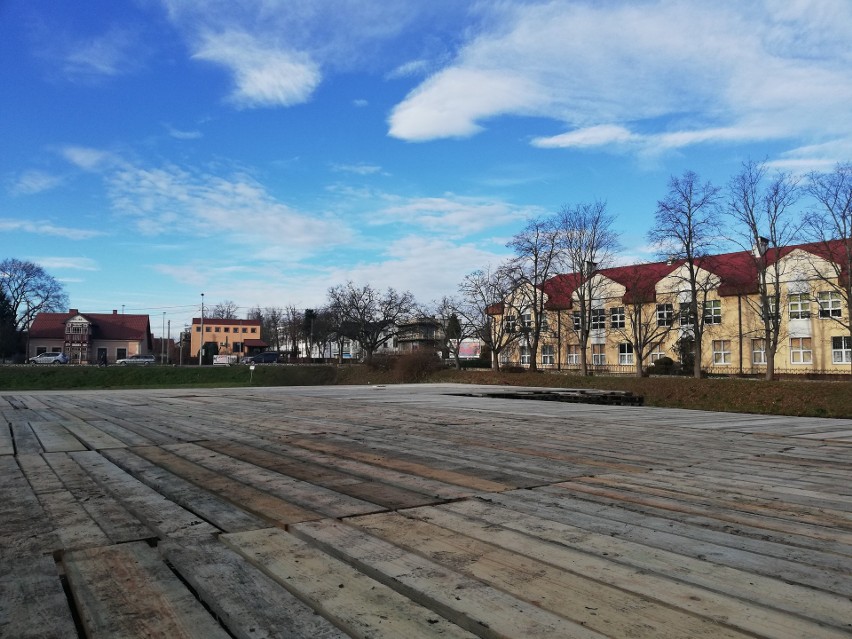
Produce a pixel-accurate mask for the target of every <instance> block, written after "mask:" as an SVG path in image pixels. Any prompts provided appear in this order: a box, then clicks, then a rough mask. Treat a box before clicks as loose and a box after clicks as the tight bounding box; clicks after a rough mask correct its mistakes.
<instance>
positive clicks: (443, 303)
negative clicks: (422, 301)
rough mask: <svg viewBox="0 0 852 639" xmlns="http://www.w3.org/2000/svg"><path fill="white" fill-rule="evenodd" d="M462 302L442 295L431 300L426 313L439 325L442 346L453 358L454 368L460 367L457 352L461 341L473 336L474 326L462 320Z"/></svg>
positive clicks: (474, 333)
mask: <svg viewBox="0 0 852 639" xmlns="http://www.w3.org/2000/svg"><path fill="white" fill-rule="evenodd" d="M461 307H462V302H461V300H460V299H458V298H456V297H447V296H444V297H442V298H441V299H440V300H439V301H437V302H433V303H432V306H431V308H430V309H429V311H428V314H429V315H430V316H432V317H434V318H435V319H436V320H437V322H438V323H439V324H440V326H441V334H442V342H443V343H442V347H443V348H444V349H446V351H447V352H448V353H449V355H450V357H452V358H453V362H454V363H455V367H456V370H458V369H460V368H461V359H460V357H459V352H460V350H461V347H462V343H463V342H464V341H465V340H467V339H470V338H472V337H474V336H475V335H476V331H475V330H474V327H473V326H472V325H471V324H469V323H468V322H466V321H462V319H461V313H460V309H461Z"/></svg>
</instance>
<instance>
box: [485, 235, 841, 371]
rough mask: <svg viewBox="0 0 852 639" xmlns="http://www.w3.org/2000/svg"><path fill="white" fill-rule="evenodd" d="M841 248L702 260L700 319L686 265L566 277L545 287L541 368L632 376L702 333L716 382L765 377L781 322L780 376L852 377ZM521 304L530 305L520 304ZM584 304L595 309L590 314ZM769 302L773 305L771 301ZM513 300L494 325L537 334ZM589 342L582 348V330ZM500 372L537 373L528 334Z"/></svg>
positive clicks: (512, 336) (681, 354) (681, 350)
mask: <svg viewBox="0 0 852 639" xmlns="http://www.w3.org/2000/svg"><path fill="white" fill-rule="evenodd" d="M846 248H847V247H846V246H845V244H844V243H842V242H839V241H837V242H829V243H825V244H800V245H795V246H789V247H784V248H781V249H778V250H775V251H768V252H766V253H765V254H762V255H759V254H758V253H757V252H756V251H737V252H732V253H724V254H719V255H709V256H705V257H703V258H701V259H700V260H698V261H697V262H696V264H695V265H694V267H695V270H696V271H697V279H698V281H699V282H700V286H699V292H698V296H699V299H698V300H697V308H698V313H699V315H700V317H698V318H696V317H693V316H692V310H691V309H692V306H691V301H692V292H691V289H690V287H689V286H688V277H687V270H688V265H687V264H686V263H685V262H683V261H678V260H668V261H665V262H655V263H650V264H632V265H625V266H617V267H613V268H603V269H596V270H595V271H594V272H593V273H591V274H579V273H567V274H560V275H556V276H555V277H552V278H551V279H549V280H547V281H546V282H544V284H543V285H542V286H541V290H542V291H543V292H544V293H545V295H546V297H547V302H546V304H545V313H546V314H547V318H546V321H545V322H544V326H546V327H547V330H546V331H544V332H543V334H542V336H541V340H540V348H539V352H538V354H537V357H538V358H539V359H537V361H536V364H537V366H538V367H539V368H552V369H561V370H564V369H568V370H570V369H577V368H580V364H581V357H582V358H584V359H585V361H586V364H587V368H588V369H589V370H591V371H599V372H610V373H624V374H634V373H636V372H638V371H639V370H641V369H643V368H646V367H647V366H648V365H649V364H652V363H653V362H655V361H657V360H660V359H662V358H664V357H668V358H671V359H672V360H674V361H676V362H678V361H681V360H682V359H683V358H685V357H686V353H688V352H689V345H690V344H691V340H694V339H695V330H696V322H700V328H701V329H702V335H703V337H702V349H701V350H702V357H701V368H702V370H704V371H706V372H708V373H717V374H748V375H761V374H763V373H764V372H765V370H766V363H767V357H766V340H765V333H764V322H763V313H764V312H772V313H776V314H777V315H778V316H779V319H780V330H779V331H778V345H777V350H776V355H775V369H776V370H777V372H779V373H785V374H796V373H809V374H813V373H846V374H848V373H850V372H852V336H850V330H852V327H850V320H849V315H850V303H849V298H850V288H849V269H850V264H849V262H850V260H849V257H850V256H852V251H847V250H846ZM760 260H765V261H766V264H767V265H769V266H771V268H767V269H766V270H765V274H764V275H763V276H762V277H765V278H767V286H768V288H769V289H770V290H773V291H774V290H777V291H778V293H779V296H778V299H779V300H780V305H779V306H780V308H776V309H768V310H767V309H763V307H762V304H761V302H760V295H759V291H760V288H759V283H760V277H761V272H763V269H761V268H759V266H760V265H761V264H762V262H761V261H760ZM518 297H522V296H518ZM583 300H587V302H585V303H586V306H585V308H586V309H588V310H587V311H586V312H584V313H581V311H580V309H581V308H584V306H583V304H584V302H583ZM770 301H771V300H770ZM513 302H514V300H512V299H509V300H504V301H502V302H500V303H495V304H493V305H492V306H491V307H489V314H490V315H492V317H493V318H494V321H495V322H505V323H508V324H510V325H512V326H519V327H524V326H526V327H530V326H534V323H533V322H531V321H529V317H528V315H529V313H530V312H531V310H530V309H522V308H517V307H516V305H515V304H514V303H513ZM583 322H585V323H586V325H585V326H584V327H583V330H585V332H586V333H587V335H588V339H587V343H586V345H585V349H584V348H583V345H582V344H581V343H580V339H579V336H580V334H581V332H582V331H581V323H583ZM506 339H507V340H511V341H512V344H511V345H509V346H507V347H506V348H504V349H503V351H502V356H501V359H502V363H504V364H513V365H522V366H525V365H529V364H530V358H531V357H533V354H532V353H531V351H530V346H529V344H530V342H529V341H527V340H526V339H525V335H524V331H523V330H519V331H517V332H509V333H508V334H507V336H506Z"/></svg>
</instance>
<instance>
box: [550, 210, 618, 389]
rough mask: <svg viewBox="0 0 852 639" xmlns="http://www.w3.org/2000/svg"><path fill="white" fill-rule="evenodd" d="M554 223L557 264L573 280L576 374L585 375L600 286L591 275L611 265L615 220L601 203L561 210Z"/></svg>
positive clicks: (615, 245)
mask: <svg viewBox="0 0 852 639" xmlns="http://www.w3.org/2000/svg"><path fill="white" fill-rule="evenodd" d="M557 220H558V222H557V228H558V232H559V263H560V264H561V266H562V269H563V270H564V271H565V272H567V273H569V274H573V275H574V276H575V278H576V280H577V286H576V287H575V288H574V291H573V294H574V297H575V298H576V300H577V310H576V311H575V315H574V321H573V322H572V324H571V328H572V329H573V330H574V332H575V333H576V335H577V340H578V342H579V351H580V372H581V373H582V374H583V375H587V374H588V371H589V368H588V357H587V348H588V344H589V337H590V336H591V334H592V330H593V327H592V313H593V310H595V311H597V310H598V309H596V308H594V305H595V304H596V303H597V301H598V297H599V287H600V282H601V280H600V278H595V273H596V272H597V270H598V269H599V268H601V267H603V266H606V265H607V264H610V263H611V262H612V261H613V259H614V257H615V253H616V252H617V251H618V248H619V237H618V234H617V233H616V232H615V230H614V228H613V227H614V224H615V218H614V217H613V216H612V215H610V214H609V213H608V212H607V209H606V203H605V202H601V201H596V202H592V203H585V204H577V205H576V206H573V207H571V206H564V207H563V208H562V210H561V211H560V212H559V214H558V218H557ZM601 310H602V309H601Z"/></svg>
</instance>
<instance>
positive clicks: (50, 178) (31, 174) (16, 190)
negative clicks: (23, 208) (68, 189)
mask: <svg viewBox="0 0 852 639" xmlns="http://www.w3.org/2000/svg"><path fill="white" fill-rule="evenodd" d="M62 181H63V178H62V176H60V175H54V174H51V173H45V172H44V171H25V172H23V173H21V174H20V175H18V176H16V177H14V178H12V179H11V180H10V181H9V193H11V194H12V195H35V194H36V193H42V192H43V191H49V190H51V189H54V188H56V187H57V186H59V185H60V184H62Z"/></svg>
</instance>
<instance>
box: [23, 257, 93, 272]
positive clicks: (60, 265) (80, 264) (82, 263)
mask: <svg viewBox="0 0 852 639" xmlns="http://www.w3.org/2000/svg"><path fill="white" fill-rule="evenodd" d="M33 261H34V262H36V263H37V264H38V265H39V266H41V267H43V268H45V269H47V270H49V271H50V270H54V269H65V270H71V271H99V270H100V266H98V263H97V262H95V260H93V259H91V258H88V257H36V258H33Z"/></svg>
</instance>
